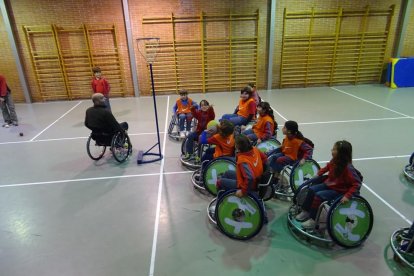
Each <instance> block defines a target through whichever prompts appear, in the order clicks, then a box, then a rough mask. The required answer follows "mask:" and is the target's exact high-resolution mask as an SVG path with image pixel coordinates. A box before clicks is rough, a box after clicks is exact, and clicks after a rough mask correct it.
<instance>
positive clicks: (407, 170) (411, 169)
mask: <svg viewBox="0 0 414 276" xmlns="http://www.w3.org/2000/svg"><path fill="white" fill-rule="evenodd" d="M404 174H405V176H406V177H407V178H408V179H410V180H411V181H414V153H413V154H411V156H410V160H409V164H408V165H406V166H405V167H404Z"/></svg>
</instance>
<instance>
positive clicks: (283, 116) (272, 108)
mask: <svg viewBox="0 0 414 276" xmlns="http://www.w3.org/2000/svg"><path fill="white" fill-rule="evenodd" d="M271 108H272V109H273V111H274V112H276V113H277V114H278V115H279V116H280V117H282V119H283V120H285V121H288V119H286V118H285V117H284V116H283V115H282V114H280V113H279V112H278V111H277V110H276V109H274V108H273V107H271Z"/></svg>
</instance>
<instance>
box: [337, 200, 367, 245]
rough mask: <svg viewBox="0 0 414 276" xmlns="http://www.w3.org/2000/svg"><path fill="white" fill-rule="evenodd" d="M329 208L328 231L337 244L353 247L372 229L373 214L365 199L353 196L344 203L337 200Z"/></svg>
mask: <svg viewBox="0 0 414 276" xmlns="http://www.w3.org/2000/svg"><path fill="white" fill-rule="evenodd" d="M331 209H332V210H331V211H330V216H329V218H330V219H329V232H330V235H331V237H332V239H334V240H335V241H336V242H337V243H338V244H339V245H341V246H344V247H355V246H358V245H360V244H361V243H362V242H363V241H364V240H365V239H366V238H367V237H368V235H369V233H370V232H371V229H372V224H373V215H372V210H371V207H370V206H369V204H368V202H367V201H366V200H364V199H363V198H361V197H353V198H352V199H351V200H349V201H348V202H347V203H345V204H341V203H340V202H337V204H336V206H334V207H333V208H331Z"/></svg>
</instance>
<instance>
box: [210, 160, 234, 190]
mask: <svg viewBox="0 0 414 276" xmlns="http://www.w3.org/2000/svg"><path fill="white" fill-rule="evenodd" d="M226 171H236V165H235V162H234V161H230V160H228V159H217V160H215V161H213V162H212V163H211V164H210V165H208V166H207V169H206V171H205V173H204V186H205V188H206V189H207V191H209V192H210V193H211V194H213V195H217V187H216V184H217V178H218V176H220V175H222V174H223V173H225V172H226Z"/></svg>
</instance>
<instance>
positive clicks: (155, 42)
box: [137, 37, 160, 64]
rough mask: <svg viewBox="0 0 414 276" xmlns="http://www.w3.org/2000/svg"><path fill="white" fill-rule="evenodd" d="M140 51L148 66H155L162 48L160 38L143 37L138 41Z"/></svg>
mask: <svg viewBox="0 0 414 276" xmlns="http://www.w3.org/2000/svg"><path fill="white" fill-rule="evenodd" d="M137 44H138V51H139V53H140V54H141V56H142V57H143V58H144V59H145V61H146V62H147V63H148V64H153V63H154V61H155V58H156V56H157V52H158V48H159V46H160V38H159V37H143V38H138V39H137Z"/></svg>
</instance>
